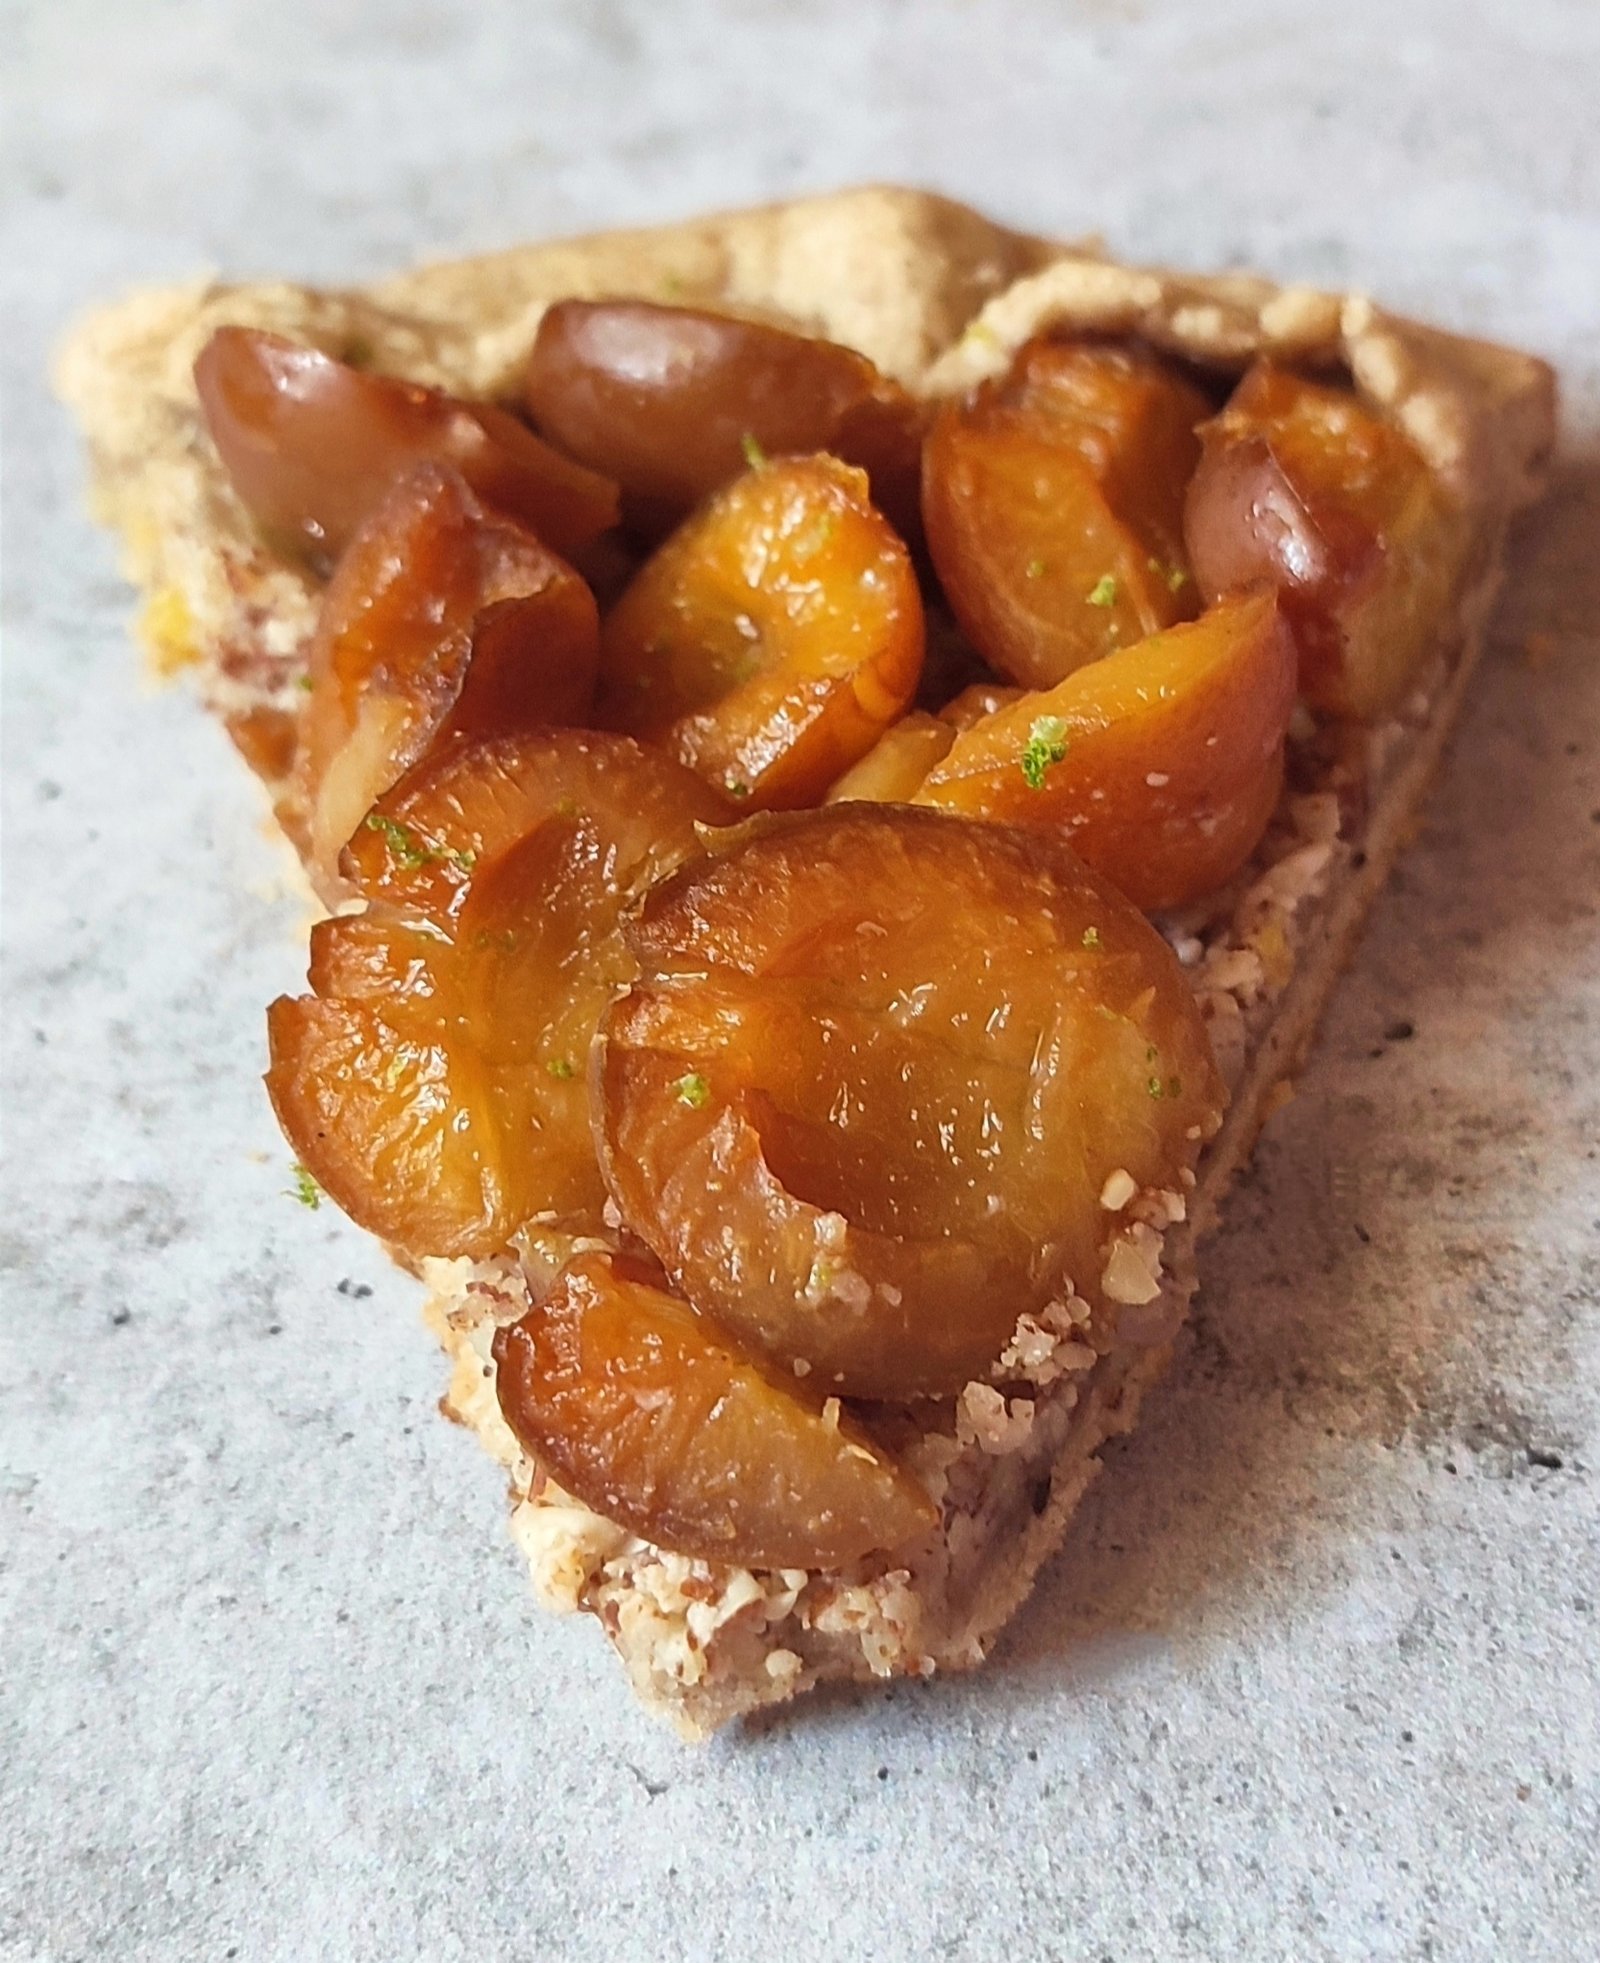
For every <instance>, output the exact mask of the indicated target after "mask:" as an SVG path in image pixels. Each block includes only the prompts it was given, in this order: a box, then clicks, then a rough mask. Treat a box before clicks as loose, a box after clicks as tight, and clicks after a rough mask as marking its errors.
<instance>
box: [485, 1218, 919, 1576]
mask: <svg viewBox="0 0 1600 1963" xmlns="http://www.w3.org/2000/svg"><path fill="white" fill-rule="evenodd" d="M494 1355H495V1361H496V1364H497V1366H498V1369H497V1373H496V1389H497V1392H498V1394H499V1398H500V1408H501V1410H502V1411H503V1412H504V1413H505V1417H506V1422H507V1423H508V1424H509V1425H510V1427H511V1429H512V1430H513V1431H514V1432H515V1433H516V1435H517V1437H518V1439H519V1440H520V1441H521V1442H522V1444H523V1446H524V1447H525V1448H526V1449H527V1450H528V1451H529V1452H530V1453H532V1454H533V1455H534V1456H535V1457H536V1458H537V1459H538V1460H539V1462H540V1464H541V1465H544V1466H546V1467H548V1468H549V1470H550V1471H551V1472H552V1473H553V1474H554V1475H555V1477H556V1479H557V1480H558V1481H559V1482H560V1484H561V1485H562V1486H564V1487H565V1488H566V1489H567V1490H568V1491H569V1492H571V1493H573V1494H574V1495H576V1497H577V1498H579V1499H581V1500H582V1501H583V1502H584V1503H585V1504H586V1505H588V1506H591V1507H593V1508H594V1509H595V1510H596V1512H598V1513H602V1514H604V1515H605V1517H606V1518H607V1519H608V1520H615V1521H617V1522H618V1523H619V1524H620V1525H622V1526H624V1527H627V1528H629V1529H630V1530H631V1531H632V1532H634V1533H636V1534H639V1535H641V1536H642V1537H643V1538H644V1539H646V1540H649V1541H653V1542H654V1543H655V1544H656V1545H657V1546H660V1547H667V1548H671V1549H674V1550H676V1551H677V1552H679V1553H683V1554H689V1555H694V1556H698V1557H699V1558H700V1559H702V1560H707V1561H733V1562H738V1563H740V1564H741V1565H743V1566H747V1567H755V1568H822V1569H830V1568H845V1567H852V1566H854V1565H855V1564H856V1563H857V1562H859V1561H861V1560H862V1559H863V1558H864V1557H867V1556H870V1555H873V1554H892V1553H893V1552H895V1551H896V1550H900V1549H904V1548H905V1547H906V1546H907V1545H908V1544H913V1545H914V1544H915V1543H916V1542H918V1541H920V1540H923V1539H925V1538H926V1537H927V1536H928V1535H929V1534H930V1533H931V1531H932V1530H933V1528H934V1527H935V1526H936V1525H937V1520H938V1515H937V1511H936V1509H935V1508H934V1506H933V1504H932V1502H931V1500H930V1499H929V1498H928V1495H927V1493H926V1492H925V1491H924V1490H923V1489H922V1487H920V1486H919V1485H918V1484H917V1483H916V1482H915V1480H913V1479H912V1478H911V1477H910V1475H909V1474H908V1473H907V1472H905V1471H904V1470H903V1469H902V1468H901V1467H900V1466H898V1465H897V1464H896V1463H895V1462H894V1460H893V1459H892V1458H890V1457H889V1456H888V1454H887V1453H886V1452H884V1451H883V1450H882V1448H881V1447H879V1446H878V1445H876V1444H875V1443H873V1441H872V1440H871V1439H870V1438H868V1437H867V1435H866V1434H865V1433H864V1432H863V1431H861V1429H860V1428H859V1427H858V1426H856V1425H855V1424H853V1423H852V1422H851V1421H850V1419H849V1418H847V1417H844V1416H841V1414H840V1412H839V1408H838V1403H837V1400H835V1401H833V1402H832V1403H831V1404H825V1403H824V1401H823V1399H822V1398H821V1397H820V1396H817V1397H813V1396H811V1395H810V1394H808V1391H807V1389H806V1388H805V1387H804V1386H799V1385H797V1384H796V1383H795V1380H794V1378H793V1377H792V1376H791V1377H789V1378H788V1380H787V1382H785V1381H784V1380H783V1379H782V1378H781V1377H780V1376H779V1375H778V1373H777V1372H776V1371H774V1370H773V1369H772V1368H771V1366H770V1365H764V1364H762V1363H759V1362H757V1361H756V1360H754V1359H753V1358H751V1357H750V1356H748V1355H747V1354H746V1353H745V1352H744V1351H743V1350H741V1348H740V1347H739V1346H738V1344H737V1343H735V1342H733V1341H731V1340H730V1339H729V1338H728V1337H727V1336H725V1335H723V1334H722V1333H721V1332H720V1331H719V1330H718V1329H717V1327H716V1326H715V1324H713V1323H711V1322H708V1321H707V1320H706V1319H705V1318H704V1317H702V1316H699V1315H697V1314H696V1313H695V1312H694V1310H693V1309H691V1308H690V1307H689V1305H688V1304H687V1303H686V1302H683V1301H682V1300H680V1299H679V1298H678V1297H677V1296H675V1295H672V1294H670V1293H668V1292H667V1290H666V1289H665V1287H664V1286H663V1285H662V1283H661V1277H660V1275H659V1272H658V1271H653V1270H652V1269H651V1268H649V1267H646V1266H644V1265H642V1264H638V1263H633V1264H630V1263H628V1262H627V1261H625V1260H624V1259H622V1258H620V1257H617V1256H614V1255H610V1254H605V1253H591V1254H581V1255H579V1256H578V1257H577V1258H576V1259H575V1260H573V1261H571V1262H570V1263H569V1264H568V1265H567V1267H566V1268H565V1269H564V1270H563V1271H562V1273H561V1274H560V1276H559V1277H558V1278H557V1280H556V1283H555V1285H554V1287H553V1288H552V1289H551V1291H550V1293H549V1294H548V1295H547V1296H546V1297H545V1298H544V1300H543V1301H541V1302H540V1303H539V1305H538V1306H537V1308H534V1309H531V1310H530V1311H529V1312H528V1314H527V1315H526V1316H524V1317H523V1319H522V1320H521V1321H520V1322H517V1323H513V1324H511V1325H509V1326H508V1327H505V1328H502V1329H501V1330H499V1331H498V1332H497V1334H496V1336H495V1341H494Z"/></svg>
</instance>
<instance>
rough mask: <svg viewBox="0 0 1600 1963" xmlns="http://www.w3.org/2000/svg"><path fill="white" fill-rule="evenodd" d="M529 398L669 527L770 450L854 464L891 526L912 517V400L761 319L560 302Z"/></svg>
mask: <svg viewBox="0 0 1600 1963" xmlns="http://www.w3.org/2000/svg"><path fill="white" fill-rule="evenodd" d="M526 399H527V403H528V407H529V408H530V409H531V410H532V412H533V416H534V420H535V421H536V422H537V423H538V425H539V427H540V428H541V429H542V430H544V431H545V433H546V434H547V435H548V436H549V437H550V438H551V440H552V441H554V442H556V443H559V444H560V445H561V447H562V449H563V450H565V451H566V452H567V454H568V455H569V456H573V457H576V458H577V459H578V461H579V462H580V463H584V464H587V465H589V466H590V468H591V469H593V470H597V471H602V472H604V474H605V475H606V476H607V477H613V478H615V479H616V480H617V482H618V483H619V484H620V485H621V486H622V489H623V492H624V494H625V495H626V496H627V497H628V499H629V502H630V507H631V508H632V509H633V510H634V511H636V512H637V513H638V514H639V515H641V516H642V517H643V518H644V520H645V522H646V523H647V524H654V525H655V526H657V527H660V528H663V529H664V528H665V526H667V525H670V524H672V523H674V522H676V520H678V519H679V518H682V517H683V516H684V515H685V514H686V513H687V512H689V511H690V510H691V509H692V508H693V507H694V506H695V505H697V504H698V503H699V502H700V501H701V499H702V498H704V497H706V496H708V495H709V494H710V493H711V492H712V491H715V490H717V489H718V488H719V487H720V486H721V485H723V484H726V483H727V482H728V481H729V479H730V478H733V477H736V476H738V474H739V472H740V471H741V470H743V469H744V467H745V464H746V462H747V461H748V456H747V452H748V451H749V450H750V448H751V446H752V445H754V446H755V447H756V448H758V449H760V450H762V451H764V452H765V453H766V454H767V455H769V456H785V455H790V454H793V453H795V452H810V451H816V450H827V451H830V452H831V453H832V454H833V455H834V456H836V457H842V458H843V459H844V461H845V462H846V463H852V464H856V465H858V466H859V467H860V468H861V469H863V470H865V471H866V472H867V473H868V475H869V476H870V478H871V480H872V495H873V498H874V500H875V502H877V503H878V504H879V505H880V506H881V507H882V509H883V510H884V511H885V512H886V513H887V515H888V516H889V517H890V518H891V519H892V520H894V521H895V523H896V524H899V525H902V526H904V525H906V524H909V523H915V515H916V511H917V469H918V461H919V454H920V449H921V443H922V411H921V409H920V407H919V405H918V404H917V403H916V402H915V401H914V400H913V399H912V397H911V396H909V395H908V394H907V393H906V391H905V390H904V389H903V388H901V387H900V385H899V383H897V382H892V381H890V380H889V379H888V377H887V376H884V375H880V374H879V373H878V371H877V369H876V368H874V367H873V365H872V363H871V362H870V361H868V360H867V358H866V357H865V356H864V355H859V354H856V353H855V352H854V351H853V350H852V349H850V348H843V347H840V346H838V344H837V343H835V342H832V341H819V340H816V339H813V338H811V337H810V336H807V335H804V334H791V333H787V332H785V331H784V329H782V328H779V327H771V326H768V325H766V324H765V323H764V322H759V321H753V320H740V319H737V318H735V317H734V316H732V315H729V314H717V313H709V312H705V311H703V310H701V309H699V308H694V307H666V306H657V305H654V304H652V303H651V302H649V301H644V300H598V301H596V300H562V301H559V302H558V303H557V304H556V305H555V306H553V307H551V308H550V309H549V310H548V311H547V312H546V314H545V315H544V318H543V319H542V320H541V321H540V323H539V332H538V336H537V338H536V339H535V341H534V344H533V353H532V355H531V356H530V358H529V362H528V378H527V389H526Z"/></svg>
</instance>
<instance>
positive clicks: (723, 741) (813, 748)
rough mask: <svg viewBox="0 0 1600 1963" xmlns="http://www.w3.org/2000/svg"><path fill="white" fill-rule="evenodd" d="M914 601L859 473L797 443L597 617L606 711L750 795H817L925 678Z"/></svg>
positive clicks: (753, 474) (756, 803) (914, 591)
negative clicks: (804, 452)
mask: <svg viewBox="0 0 1600 1963" xmlns="http://www.w3.org/2000/svg"><path fill="white" fill-rule="evenodd" d="M922 652H923V618H922V599H921V595H920V593H919V591H918V588H917V580H916V574H915V572H914V571H913V570H912V566H911V560H910V557H909V555H908V554H907V552H906V548H905V546H904V544H903V543H902V542H901V540H900V538H899V536H898V535H897V534H896V532H895V531H894V529H893V527H892V526H890V525H889V523H888V522H887V520H886V519H884V518H883V517H882V516H880V514H879V513H878V512H877V511H875V510H874V509H873V507H872V505H871V503H870V501H869V499H868V497H867V480H866V477H865V475H864V474H863V473H862V472H861V471H859V470H852V469H851V468H850V467H849V466H848V465H846V464H842V463H840V462H839V461H838V460H837V459H836V458H833V457H825V456H818V457H787V458H779V459H777V460H775V461H773V462H771V463H764V464H761V465H760V466H758V467H757V468H755V469H752V470H748V471H746V473H745V474H744V475H743V476H742V477H739V478H736V479H735V480H734V482H733V483H731V484H729V485H728V486H726V488H724V489H723V490H721V491H718V492H717V493H716V494H715V496H713V497H712V498H711V499H710V500H709V501H708V502H707V503H706V504H704V505H703V506H702V507H701V508H700V510H699V511H697V512H696V513H695V515H694V516H693V517H692V518H690V519H689V520H688V521H687V523H685V524H684V525H683V526H682V527H680V529H679V530H678V531H676V532H674V533H673V535H672V537H671V538H670V539H668V540H667V542H666V544H665V545H663V546H662V547H661V548H660V550H659V551H658V552H656V554H655V555H654V557H652V558H651V559H649V560H648V561H647V562H646V563H645V565H644V566H643V567H642V568H641V570H640V571H639V573H638V575H637V577H636V578H635V579H634V581H633V583H632V585H631V586H630V587H629V588H628V590H627V592H626V593H624V594H623V596H622V598H621V600H619V601H618V603H617V605H616V606H615V607H614V608H613V609H612V611H611V613H610V614H609V615H608V616H607V618H606V621H605V624H604V626H603V628H602V632H601V667H600V716H601V719H602V720H603V721H604V722H605V723H606V724H607V725H608V726H610V727H613V728H619V729H626V730H627V731H628V732H629V733H630V734H631V735H635V736H640V737H644V738H646V739H647V740H649V741H653V742H657V743H660V744H662V745H663V746H664V747H665V748H667V749H669V750H670V751H672V753H673V754H674V755H676V756H677V757H678V758H679V759H680V760H681V761H682V762H684V763H686V764H688V765H689V766H690V767H691V768H692V769H694V770H697V771H698V772H699V773H700V775H701V776H702V777H704V778H705V779H706V780H707V782H708V783H711V784H714V785H716V786H717V788H718V789H719V790H721V791H723V792H724V793H725V794H727V795H728V796H730V797H733V798H736V799H738V800H739V801H740V802H741V803H742V804H744V805H745V806H746V807H747V808H749V809H751V810H773V809H781V808H786V807H789V806H793V805H799V804H807V803H812V802H815V801H816V800H817V799H818V798H820V797H822V796H823V795H824V793H825V792H826V791H827V788H828V786H829V785H830V784H831V783H833V781H834V780H835V779H836V778H837V777H838V776H839V775H840V773H841V772H842V771H844V770H846V769H848V768H849V766H850V765H851V764H853V763H854V762H855V761H856V760H857V759H858V758H859V757H862V756H864V755H865V754H866V753H867V751H868V750H870V749H871V748H872V746H873V744H874V743H876V742H877V740H878V738H879V737H880V736H881V735H882V734H883V732H884V731H885V730H886V729H887V728H888V727H889V725H890V724H891V723H892V722H893V721H894V720H895V718H896V717H897V716H898V715H899V714H900V712H901V711H902V710H903V709H904V708H905V707H906V705H907V703H908V702H909V701H910V700H911V697H912V695H913V694H914V693H915V691H916V686H917V677H918V675H919V674H920V673H921V669H922Z"/></svg>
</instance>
